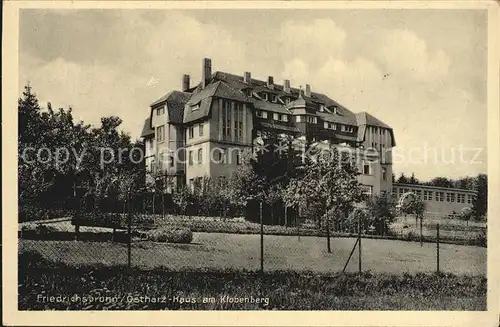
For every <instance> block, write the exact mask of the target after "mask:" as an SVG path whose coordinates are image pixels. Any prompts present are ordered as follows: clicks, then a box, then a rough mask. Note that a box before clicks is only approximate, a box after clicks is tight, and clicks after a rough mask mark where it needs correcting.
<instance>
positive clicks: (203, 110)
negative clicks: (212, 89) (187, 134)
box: [183, 96, 214, 123]
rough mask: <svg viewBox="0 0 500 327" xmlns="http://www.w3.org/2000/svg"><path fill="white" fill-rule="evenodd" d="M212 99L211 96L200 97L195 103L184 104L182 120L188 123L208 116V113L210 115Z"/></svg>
mask: <svg viewBox="0 0 500 327" xmlns="http://www.w3.org/2000/svg"><path fill="white" fill-rule="evenodd" d="M213 99H214V98H213V97H212V96H209V97H208V98H203V99H201V100H200V101H198V102H197V103H194V104H186V105H185V106H184V119H183V122H184V123H190V122H194V121H196V120H199V119H203V118H206V117H208V115H210V108H211V107H212V102H213ZM194 108H196V109H194Z"/></svg>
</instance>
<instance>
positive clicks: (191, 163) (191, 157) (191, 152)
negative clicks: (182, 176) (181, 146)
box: [189, 151, 193, 166]
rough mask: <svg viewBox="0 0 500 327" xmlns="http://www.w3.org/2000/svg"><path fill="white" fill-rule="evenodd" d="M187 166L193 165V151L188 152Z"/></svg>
mask: <svg viewBox="0 0 500 327" xmlns="http://www.w3.org/2000/svg"><path fill="white" fill-rule="evenodd" d="M189 165H190V166H191V165H193V151H189Z"/></svg>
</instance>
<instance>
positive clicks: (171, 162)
mask: <svg viewBox="0 0 500 327" xmlns="http://www.w3.org/2000/svg"><path fill="white" fill-rule="evenodd" d="M168 163H169V165H170V167H173V166H174V155H173V154H169V155H168Z"/></svg>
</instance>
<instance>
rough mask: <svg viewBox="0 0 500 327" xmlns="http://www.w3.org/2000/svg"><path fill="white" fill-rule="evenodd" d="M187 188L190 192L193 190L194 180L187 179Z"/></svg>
mask: <svg viewBox="0 0 500 327" xmlns="http://www.w3.org/2000/svg"><path fill="white" fill-rule="evenodd" d="M189 188H190V189H191V190H194V178H190V179H189Z"/></svg>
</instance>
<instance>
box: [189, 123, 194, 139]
mask: <svg viewBox="0 0 500 327" xmlns="http://www.w3.org/2000/svg"><path fill="white" fill-rule="evenodd" d="M193 137H194V127H193V126H191V127H189V138H190V139H192V138H193Z"/></svg>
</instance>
